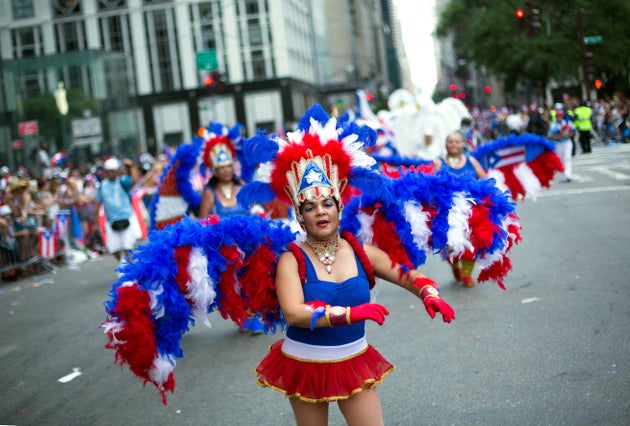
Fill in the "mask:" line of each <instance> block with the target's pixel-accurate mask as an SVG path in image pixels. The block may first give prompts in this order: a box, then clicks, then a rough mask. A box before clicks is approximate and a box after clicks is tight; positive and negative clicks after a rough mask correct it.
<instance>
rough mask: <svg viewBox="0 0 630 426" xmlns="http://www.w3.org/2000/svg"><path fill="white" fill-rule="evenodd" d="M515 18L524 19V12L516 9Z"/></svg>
mask: <svg viewBox="0 0 630 426" xmlns="http://www.w3.org/2000/svg"><path fill="white" fill-rule="evenodd" d="M516 17H517V18H518V19H523V18H524V17H525V11H524V10H523V9H516Z"/></svg>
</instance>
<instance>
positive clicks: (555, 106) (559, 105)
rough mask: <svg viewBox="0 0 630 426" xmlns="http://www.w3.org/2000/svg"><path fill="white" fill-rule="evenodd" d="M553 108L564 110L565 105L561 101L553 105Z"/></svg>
mask: <svg viewBox="0 0 630 426" xmlns="http://www.w3.org/2000/svg"><path fill="white" fill-rule="evenodd" d="M553 109H555V110H563V109H564V105H563V104H561V103H560V102H558V103H557V104H555V105H554V106H553Z"/></svg>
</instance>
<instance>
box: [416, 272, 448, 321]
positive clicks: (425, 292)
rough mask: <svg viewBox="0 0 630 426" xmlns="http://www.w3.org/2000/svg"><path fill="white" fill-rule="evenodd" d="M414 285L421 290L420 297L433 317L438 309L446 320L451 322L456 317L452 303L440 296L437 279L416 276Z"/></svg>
mask: <svg viewBox="0 0 630 426" xmlns="http://www.w3.org/2000/svg"><path fill="white" fill-rule="evenodd" d="M412 285H413V286H414V287H416V288H418V289H419V290H420V292H419V294H418V297H420V300H422V303H424V308H425V309H426V310H427V313H428V314H429V316H430V317H431V319H433V318H435V312H436V311H437V312H439V313H441V314H442V320H444V322H451V321H453V320H454V319H455V312H454V311H453V308H451V305H449V304H448V303H446V302H445V301H444V300H442V298H440V292H439V290H438V286H437V284H436V283H435V281H433V280H432V279H430V278H416V279H415V280H414V281H413V284H412Z"/></svg>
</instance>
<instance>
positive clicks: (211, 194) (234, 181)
mask: <svg viewBox="0 0 630 426" xmlns="http://www.w3.org/2000/svg"><path fill="white" fill-rule="evenodd" d="M234 158H235V153H234V148H233V146H232V144H231V143H230V140H229V139H228V138H227V137H226V136H225V137H215V138H213V139H211V140H210V141H209V142H208V143H207V144H206V147H205V149H204V159H205V164H206V165H207V166H208V167H210V169H211V170H212V177H211V178H210V179H209V180H208V183H207V184H206V186H205V187H204V189H203V195H202V196H201V201H200V203H199V217H200V218H206V217H208V215H210V214H216V215H217V216H219V217H226V216H232V215H237V214H249V210H247V209H245V208H243V207H242V206H240V205H239V204H238V203H237V201H236V194H237V193H238V191H239V189H241V187H242V186H243V182H242V181H241V180H240V179H239V178H238V176H237V175H236V173H235V172H234ZM263 328H264V327H263V323H262V321H261V319H260V317H259V316H257V315H252V316H250V317H249V318H248V319H247V320H246V321H245V324H244V325H243V326H242V327H241V331H242V332H244V333H245V332H247V331H251V332H252V334H262V332H263Z"/></svg>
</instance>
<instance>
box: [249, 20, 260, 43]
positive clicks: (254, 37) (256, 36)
mask: <svg viewBox="0 0 630 426" xmlns="http://www.w3.org/2000/svg"><path fill="white" fill-rule="evenodd" d="M247 30H248V32H249V45H250V46H260V45H261V44H262V43H263V39H262V30H261V28H260V21H259V20H258V18H253V19H248V20H247Z"/></svg>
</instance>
